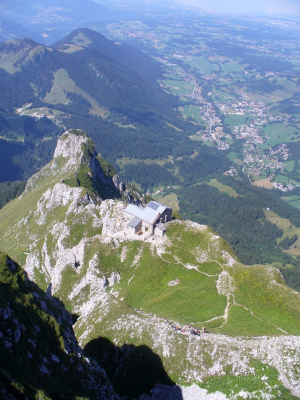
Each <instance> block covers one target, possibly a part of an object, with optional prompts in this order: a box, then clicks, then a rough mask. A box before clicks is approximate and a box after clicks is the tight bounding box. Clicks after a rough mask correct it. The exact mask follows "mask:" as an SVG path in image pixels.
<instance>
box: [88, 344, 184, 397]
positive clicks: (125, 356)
mask: <svg viewBox="0 0 300 400" xmlns="http://www.w3.org/2000/svg"><path fill="white" fill-rule="evenodd" d="M84 351H85V353H86V354H87V355H88V356H89V357H93V358H94V359H95V360H96V361H97V362H98V363H99V365H101V367H103V368H104V369H105V371H106V373H107V376H108V379H109V380H110V382H111V384H112V385H113V387H114V389H115V391H116V392H117V393H118V394H119V395H120V396H125V397H126V399H137V398H140V399H141V400H150V399H156V400H159V399H161V400H182V399H183V397H182V392H181V389H180V388H179V387H178V386H176V384H175V383H174V382H173V381H172V380H171V379H170V377H169V376H168V374H167V373H166V371H165V370H164V367H163V365H162V362H161V359H160V357H159V356H158V355H157V354H155V353H154V352H153V351H152V350H151V349H150V348H149V347H147V346H145V345H141V346H137V347H136V346H134V345H127V344H124V345H123V346H122V347H117V346H115V345H114V344H113V343H112V342H111V341H110V340H108V339H106V338H103V337H99V338H98V339H94V340H92V341H91V342H89V343H88V344H87V345H86V346H85V348H84ZM154 388H155V389H154ZM153 389H154V390H153ZM152 390H153V392H152V393H151V391H152Z"/></svg>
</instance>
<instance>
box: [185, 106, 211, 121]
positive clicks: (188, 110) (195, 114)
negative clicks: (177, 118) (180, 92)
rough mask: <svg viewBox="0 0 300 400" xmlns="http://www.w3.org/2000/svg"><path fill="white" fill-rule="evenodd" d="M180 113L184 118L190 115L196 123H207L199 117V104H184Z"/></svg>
mask: <svg viewBox="0 0 300 400" xmlns="http://www.w3.org/2000/svg"><path fill="white" fill-rule="evenodd" d="M182 114H183V116H184V117H185V118H187V117H190V118H193V119H194V120H195V121H196V122H198V123H203V124H205V125H207V122H206V121H204V119H202V117H201V113H200V110H199V106H193V105H189V106H184V107H183V111H182Z"/></svg>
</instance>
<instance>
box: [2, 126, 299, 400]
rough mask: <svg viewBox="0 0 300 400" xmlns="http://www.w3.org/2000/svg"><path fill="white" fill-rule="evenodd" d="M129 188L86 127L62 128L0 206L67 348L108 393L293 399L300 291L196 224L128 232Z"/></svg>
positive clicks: (12, 250)
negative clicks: (62, 328) (67, 321)
mask: <svg viewBox="0 0 300 400" xmlns="http://www.w3.org/2000/svg"><path fill="white" fill-rule="evenodd" d="M129 195H130V193H129V190H126V187H125V185H124V184H123V183H122V182H120V179H119V177H118V175H117V174H116V171H115V170H114V169H113V167H112V166H111V165H110V164H109V163H108V162H107V161H106V160H104V159H103V158H102V157H101V156H98V155H97V153H96V152H95V149H94V145H93V143H92V141H91V140H90V139H89V138H88V137H87V136H86V134H85V133H84V132H83V131H80V130H70V131H67V132H66V133H65V134H63V135H62V136H61V138H60V139H59V141H58V144H57V148H56V150H55V153H54V158H53V160H52V161H51V162H50V163H49V164H47V165H46V166H45V167H44V168H43V169H42V170H41V171H39V172H38V173H37V174H35V175H33V176H32V177H31V178H30V179H29V181H28V183H27V185H26V188H25V191H24V193H23V194H22V195H21V196H20V197H19V198H17V199H15V200H13V201H12V202H10V203H8V204H7V205H6V206H5V207H3V208H2V209H1V210H0V232H1V233H0V235H1V236H0V250H1V251H3V252H5V253H6V254H9V256H10V257H11V258H12V259H14V260H16V262H18V263H19V264H20V265H21V266H22V267H24V269H25V271H26V276H28V278H29V279H30V280H32V281H34V282H35V284H36V285H38V286H39V289H38V290H40V291H44V292H46V293H47V294H48V296H50V298H57V299H59V301H60V302H62V304H63V307H65V308H66V310H68V313H71V314H72V315H73V321H72V323H73V327H72V329H73V330H74V335H75V336H74V337H76V340H77V341H78V343H79V346H78V348H80V349H81V350H82V352H83V353H82V354H83V355H84V357H88V359H90V360H92V362H94V363H95V365H97V366H98V367H99V366H100V367H101V368H104V369H105V371H106V372H105V376H106V377H107V378H106V379H108V381H107V383H106V388H110V389H109V390H114V393H113V392H112V391H111V396H112V397H111V398H113V396H117V395H118V396H121V397H122V396H123V397H124V398H128V399H135V398H140V399H192V398H193V399H195V398H196V399H208V400H213V399H222V400H226V399H240V398H245V399H246V398H253V399H254V398H259V399H279V398H285V399H294V398H298V397H300V374H299V372H300V371H299V356H300V337H299V334H300V322H299V321H300V318H299V317H300V302H299V300H300V294H299V293H298V292H296V291H294V290H292V289H291V288H289V287H288V286H286V285H285V282H284V280H283V278H282V276H281V274H280V272H279V271H278V270H277V269H276V268H273V267H271V266H263V265H254V266H246V265H243V264H241V263H240V262H239V260H238V259H237V257H236V255H235V254H234V252H233V250H232V249H231V247H230V246H229V245H228V243H227V242H226V241H224V240H223V239H222V238H221V237H219V236H218V235H217V234H216V233H215V232H214V231H213V230H212V229H211V228H209V227H207V226H204V225H199V224H196V223H194V222H191V221H181V220H172V221H170V222H167V223H166V224H165V227H166V229H167V232H166V234H165V235H164V236H162V237H155V236H149V235H148V236H145V235H137V234H133V233H131V232H129V231H128V227H127V225H128V222H129V219H128V216H127V214H126V213H125V212H124V210H125V208H126V206H127V204H128V203H127V201H128V198H130V196H129ZM4 264H5V263H4ZM5 265H6V267H5V268H8V266H7V263H6V264H5ZM20 274H21V272H20ZM4 275H5V274H4ZM22 279H23V278H22ZM24 279H25V278H24ZM24 279H23V280H24ZM4 283H5V282H4ZM4 283H3V284H4ZM6 284H7V282H6ZM14 290H17V288H14ZM36 290H37V289H36ZM39 296H41V294H39ZM45 296H46V295H45ZM57 301H58V300H57ZM10 303H11V301H10ZM3 307H4V306H2V309H1V310H3V309H4V308H3ZM5 307H11V304H10V305H6V306H5ZM49 307H50V306H49ZM47 310H48V306H47ZM47 310H44V312H45V313H46V312H47ZM1 312H2V314H1V316H2V317H1V318H2V320H3V319H4V314H3V312H4V311H1ZM65 312H66V313H67V311H65ZM5 315H6V314H5ZM68 315H70V314H68ZM20 324H21V322H20ZM20 324H19V325H20ZM22 324H23V325H24V326H25V325H26V321H25V320H22ZM17 325H18V324H17ZM17 325H16V326H17ZM19 325H18V326H19ZM20 326H21V325H20ZM20 326H19V328H20ZM10 329H11V334H12V335H15V331H14V329H15V328H10ZM16 329H17V328H16ZM70 329H71V328H70ZM19 331H20V335H21V336H20V337H21V338H22V335H23V334H24V333H23V331H22V329H21V328H20V329H19ZM2 339H3V336H2V337H1V340H2ZM29 339H30V340H34V339H32V338H29ZM5 340H8V339H7V338H6V339H5ZM20 340H21V339H20ZM3 343H4V342H3ZM11 343H13V341H12V340H11ZM74 343H75V342H74ZM28 346H30V345H28ZM31 346H32V345H31ZM7 349H8V350H9V344H8V347H7ZM8 350H7V351H8ZM81 350H76V351H77V352H78V354H79V353H80V351H81ZM24 351H25V350H24ZM28 351H30V350H28ZM49 351H50V350H49ZM49 351H48V350H47V351H46V352H48V355H47V354H45V355H44V357H45V359H46V360H48V361H47V362H49V363H50V362H51V363H52V361H51V360H50V359H49ZM51 351H52V350H51ZM30 354H31V352H30ZM53 354H54V356H55V357H58V358H60V356H59V355H56V353H53ZM80 354H81V353H80ZM49 360H50V361H49ZM53 360H54V359H53ZM23 362H24V363H25V361H24V359H23ZM47 362H46V361H45V362H44V364H41V365H44V366H45V368H46V369H47ZM68 362H71V361H70V360H69V361H68ZM53 363H55V360H54V361H53ZM66 363H67V362H65V364H64V365H66ZM51 365H52V364H51ZM100 367H99V368H100ZM1 368H2V369H4V370H5V366H2V367H1ZM66 368H68V367H67V366H66ZM82 368H83V367H82ZM43 373H46V372H45V371H44V372H43V371H41V374H43ZM7 374H8V375H7V376H10V375H9V374H10V372H9V371H7ZM24 379H25V378H24ZM95 379H96V378H95ZM23 382H24V380H23ZM23 385H24V383H23ZM110 385H111V386H110ZM36 387H37V386H36ZM6 388H7V385H6ZM112 388H113V389H112ZM6 390H8V389H6ZM107 390H108V389H107ZM3 393H4V392H3ZM36 393H38V392H37V391H36V392H35V395H36ZM45 393H46V394H45V396H46V395H47V393H48V392H45ZM78 393H79V392H78ZM80 393H81V392H80ZM95 393H96V392H95ZM107 393H108V392H107ZM61 395H62V393H61ZM80 395H81V396H83V398H92V397H89V394H87V393H86V392H84V393H82V394H80ZM84 396H85V397H84ZM95 396H96V397H97V396H98V398H101V397H99V396H100V395H99V394H97V393H96V394H95ZM24 398H25V397H24ZM45 398H46V397H45ZM60 398H65V397H60Z"/></svg>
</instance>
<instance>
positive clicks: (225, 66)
mask: <svg viewBox="0 0 300 400" xmlns="http://www.w3.org/2000/svg"><path fill="white" fill-rule="evenodd" d="M205 18H206V17H205V15H203V16H201V17H199V19H198V20H197V17H196V16H195V18H194V21H193V23H192V24H191V23H190V20H189V24H187V22H186V21H185V17H184V16H183V17H182V21H181V22H178V21H177V23H176V24H175V23H174V25H172V23H170V21H169V22H168V24H167V27H166V26H164V24H163V23H162V21H156V22H155V23H154V22H153V23H152V24H151V27H150V25H147V23H142V22H136V23H131V24H129V23H128V24H127V26H125V27H122V29H121V28H120V27H118V26H116V25H114V24H108V25H107V26H106V27H105V29H104V31H105V34H107V35H108V36H110V37H111V38H113V39H120V40H127V41H129V42H131V43H133V44H135V45H138V46H140V47H142V48H143V50H144V51H146V52H148V53H149V54H150V55H152V56H153V57H154V58H155V59H156V60H158V61H159V62H160V63H161V64H162V65H163V67H164V70H165V74H164V75H165V79H162V80H161V81H160V85H161V87H162V88H163V89H164V90H166V91H168V92H171V93H173V94H174V95H176V96H179V97H180V99H181V100H182V107H181V108H180V111H181V113H182V115H183V117H184V118H185V119H186V120H189V121H194V122H195V123H197V124H199V128H200V129H199V131H198V133H197V135H194V136H193V137H191V139H193V140H195V141H199V140H200V141H202V142H204V143H205V144H207V145H208V146H214V147H216V148H217V149H218V150H220V151H225V152H227V154H228V157H229V158H230V159H231V160H232V161H233V165H232V168H230V169H229V170H228V171H227V172H226V175H231V176H235V175H236V174H237V173H238V172H237V170H238V168H237V166H236V165H234V163H236V164H237V165H238V166H239V167H241V168H242V171H243V173H244V174H246V175H247V176H249V177H251V179H252V180H254V181H259V182H260V181H261V182H264V181H265V180H266V178H268V179H269V183H268V184H267V186H266V187H267V188H269V189H270V188H272V187H273V188H275V189H278V190H281V191H291V190H294V188H296V187H297V186H299V184H300V179H299V181H297V180H296V179H295V178H291V177H290V176H289V174H290V173H291V172H292V170H293V157H292V155H291V152H290V148H289V143H292V142H293V141H297V140H299V134H300V131H299V127H300V112H299V114H297V113H296V112H295V111H294V108H295V106H297V104H298V103H299V102H298V103H297V101H298V100H297V99H298V97H297V96H298V93H299V92H300V87H299V85H298V75H299V73H298V69H299V66H300V64H299V62H298V61H297V59H298V58H297V54H298V53H297V51H298V50H297V49H298V43H297V35H295V37H293V32H295V29H296V30H298V28H297V27H296V26H295V25H294V24H293V23H291V26H290V27H289V29H290V35H291V37H290V39H289V41H280V40H278V41H277V40H274V41H268V40H258V39H257V40H255V39H254V40H249V39H248V38H247V37H246V35H243V31H244V30H245V31H246V30H247V29H248V25H247V21H246V20H242V19H241V20H239V24H238V26H236V23H237V22H236V21H231V20H230V18H225V17H224V20H223V21H222V20H221V18H219V19H216V20H208V21H207V23H206V19H205ZM149 21H151V17H149ZM262 23H264V24H266V26H267V27H268V28H269V29H270V31H272V32H273V30H275V29H276V30H278V32H280V30H281V28H282V29H283V28H284V29H286V28H287V26H286V23H282V24H283V25H282V27H281V23H280V22H279V21H277V22H274V21H270V22H269V21H265V20H263V21H262ZM124 24H125V25H126V23H124ZM150 28H151V29H150ZM257 29H259V23H258V28H257ZM224 32H225V33H224ZM179 37H181V38H182V37H184V39H179ZM231 46H232V47H231ZM233 46H237V48H240V52H234V51H232V48H233ZM226 48H227V49H226ZM251 54H255V57H256V55H258V57H261V59H262V60H266V61H264V64H262V65H259V64H255V61H252V58H251V57H252V56H250V55H251ZM255 57H253V60H255ZM258 57H257V59H258ZM287 93H288V94H287ZM292 97H293V98H292ZM290 98H291V100H290ZM299 104H300V103H299ZM299 104H298V108H299ZM292 109H293V111H294V112H291V111H290V110H292ZM239 142H240V143H241V145H238V143H239ZM237 148H238V151H237V150H236V149H237ZM231 149H233V150H231ZM295 172H296V171H295ZM294 175H295V174H294ZM270 182H271V184H270Z"/></svg>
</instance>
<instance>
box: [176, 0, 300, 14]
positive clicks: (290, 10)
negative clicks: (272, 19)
mask: <svg viewBox="0 0 300 400" xmlns="http://www.w3.org/2000/svg"><path fill="white" fill-rule="evenodd" d="M174 1H175V2H176V3H180V4H185V5H192V6H196V7H200V8H204V9H207V10H211V11H219V12H230V13H235V12H236V13H245V14H249V13H267V14H284V15H293V16H298V17H300V0H174Z"/></svg>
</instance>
